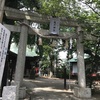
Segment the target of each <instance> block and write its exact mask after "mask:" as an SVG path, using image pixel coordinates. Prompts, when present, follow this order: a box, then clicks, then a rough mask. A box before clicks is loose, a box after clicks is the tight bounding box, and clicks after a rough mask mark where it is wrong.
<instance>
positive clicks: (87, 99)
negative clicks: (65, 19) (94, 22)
mask: <svg viewBox="0 0 100 100" xmlns="http://www.w3.org/2000/svg"><path fill="white" fill-rule="evenodd" d="M77 34H78V37H77V66H78V87H75V88H74V95H73V96H72V98H73V99H71V100H83V99H84V100H95V99H93V98H91V88H87V87H86V78H85V63H84V47H83V34H82V30H81V27H78V28H77Z"/></svg>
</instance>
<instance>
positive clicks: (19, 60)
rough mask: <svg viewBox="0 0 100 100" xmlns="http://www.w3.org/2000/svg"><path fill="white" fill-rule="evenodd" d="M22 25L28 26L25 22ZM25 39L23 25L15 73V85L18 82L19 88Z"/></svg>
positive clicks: (22, 72)
mask: <svg viewBox="0 0 100 100" xmlns="http://www.w3.org/2000/svg"><path fill="white" fill-rule="evenodd" d="M24 23H26V24H28V21H26V20H25V21H24ZM27 37H28V27H27V26H25V25H24V24H23V25H22V27H21V33H20V40H19V47H18V56H17V63H16V71H15V83H16V82H19V86H21V84H22V81H23V75H24V67H25V57H26V45H27Z"/></svg>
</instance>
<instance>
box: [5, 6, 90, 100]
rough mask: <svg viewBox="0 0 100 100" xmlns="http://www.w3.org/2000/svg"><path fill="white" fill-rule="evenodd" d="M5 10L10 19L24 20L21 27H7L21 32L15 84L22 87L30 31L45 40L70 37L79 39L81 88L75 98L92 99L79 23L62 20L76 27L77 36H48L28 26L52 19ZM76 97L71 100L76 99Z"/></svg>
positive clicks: (78, 52) (79, 79) (76, 89)
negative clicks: (87, 82) (87, 86)
mask: <svg viewBox="0 0 100 100" xmlns="http://www.w3.org/2000/svg"><path fill="white" fill-rule="evenodd" d="M4 10H5V15H6V17H7V18H8V19H14V20H23V23H22V24H21V26H11V25H5V26H6V27H7V28H8V29H9V30H10V31H13V32H15V31H16V32H21V34H20V40H19V48H18V57H17V64H16V72H15V82H16V83H18V84H19V85H20V86H21V85H22V81H23V74H24V64H25V53H26V45H27V35H28V31H33V32H32V33H33V34H37V35H39V36H41V37H45V38H62V39H65V40H66V39H68V38H70V37H71V38H72V37H73V38H76V39H77V56H78V63H77V66H78V85H79V87H75V89H74V96H75V98H77V100H78V98H85V99H88V100H89V98H91V89H90V88H86V79H85V64H84V47H83V44H82V41H83V34H82V33H81V32H82V30H81V27H80V26H79V25H78V23H77V22H75V21H74V20H69V19H66V18H60V19H61V25H64V26H69V27H75V28H76V30H77V31H76V34H71V35H70V34H68V33H65V34H62V35H61V36H47V35H48V34H47V35H46V33H48V31H46V30H35V29H32V28H31V27H30V26H29V25H28V24H29V21H32V22H37V23H49V22H50V17H46V16H45V17H44V16H41V15H38V14H35V13H29V12H23V11H19V10H16V9H12V8H8V7H5V8H4ZM74 96H73V97H71V98H74ZM75 98H74V99H75ZM75 100H76V99H75ZM79 100H81V99H79ZM90 100H92V99H90Z"/></svg>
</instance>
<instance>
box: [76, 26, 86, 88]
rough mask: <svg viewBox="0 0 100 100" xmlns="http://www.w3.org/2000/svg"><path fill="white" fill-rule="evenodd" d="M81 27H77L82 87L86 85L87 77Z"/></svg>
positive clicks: (78, 63)
mask: <svg viewBox="0 0 100 100" xmlns="http://www.w3.org/2000/svg"><path fill="white" fill-rule="evenodd" d="M80 32H81V29H80V27H78V28H77V33H78V38H77V67H78V85H79V86H80V87H83V88H85V87H86V79H85V64H84V48H83V43H82V42H83V34H82V33H80Z"/></svg>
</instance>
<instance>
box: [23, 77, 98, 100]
mask: <svg viewBox="0 0 100 100" xmlns="http://www.w3.org/2000/svg"><path fill="white" fill-rule="evenodd" d="M74 82H75V81H71V83H72V85H71V87H70V89H71V91H69V85H68V83H69V81H68V80H66V89H64V80H63V79H58V78H44V77H42V78H36V79H33V80H32V79H31V80H30V79H25V80H24V86H25V87H26V88H27V93H28V96H29V98H30V99H24V100H70V99H69V95H72V94H73V87H74V85H73V83H74ZM93 97H96V98H97V100H100V94H99V92H98V93H94V94H93Z"/></svg>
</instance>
